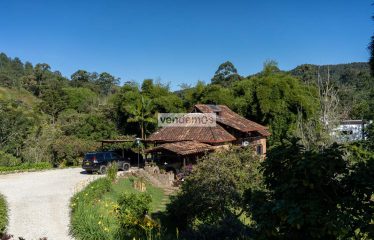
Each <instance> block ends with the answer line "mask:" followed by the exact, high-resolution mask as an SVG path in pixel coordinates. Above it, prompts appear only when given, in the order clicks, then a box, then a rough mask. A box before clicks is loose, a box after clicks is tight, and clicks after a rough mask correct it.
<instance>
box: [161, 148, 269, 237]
mask: <svg viewBox="0 0 374 240" xmlns="http://www.w3.org/2000/svg"><path fill="white" fill-rule="evenodd" d="M259 165H260V161H259V159H257V158H255V157H254V156H252V153H251V151H248V150H243V151H239V150H233V151H227V152H222V153H213V154H210V155H207V156H206V157H204V158H203V159H202V160H200V161H198V164H197V165H196V166H195V167H194V169H193V171H192V173H191V174H190V175H189V176H188V177H186V178H185V181H184V183H183V184H182V186H181V191H180V192H179V193H178V194H177V195H176V196H175V197H173V198H172V201H171V203H170V204H169V205H168V206H167V211H168V215H169V217H170V222H172V223H174V224H176V227H178V228H179V229H181V230H185V229H187V228H189V227H193V226H194V224H197V223H198V224H208V225H209V224H212V225H216V224H219V223H222V221H224V220H225V219H228V218H231V217H232V216H233V215H237V217H239V216H240V215H241V214H240V213H241V211H242V209H243V200H244V193H245V190H246V189H247V188H248V187H253V188H260V187H261V184H262V181H261V174H260V173H259Z"/></svg>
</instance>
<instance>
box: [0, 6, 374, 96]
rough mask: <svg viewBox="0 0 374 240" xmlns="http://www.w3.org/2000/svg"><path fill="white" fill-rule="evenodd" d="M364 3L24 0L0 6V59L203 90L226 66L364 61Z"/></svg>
mask: <svg viewBox="0 0 374 240" xmlns="http://www.w3.org/2000/svg"><path fill="white" fill-rule="evenodd" d="M372 2H373V1H372V0H329V1H326V0H325V1H323V0H314V1H307V0H293V1H291V0H282V1H280V0H267V1H266V0H262V1H260V0H247V1H244V0H243V1H237V0H231V1H221V0H216V1H203V0H200V1H195V0H158V1H156V0H148V1H146V0H132V1H128V0H123V1H120V0H118V1H115V0H86V1H83V0H75V1H71V0H64V1H61V0H54V1H49V0H44V1H41V0H33V1H29V0H28V1H26V0H25V1H20V0H12V1H1V2H0V52H5V53H6V54H7V55H8V56H10V57H19V58H20V59H21V60H23V61H26V60H27V61H30V62H32V63H38V62H46V63H49V64H50V65H51V67H52V69H53V70H59V71H61V72H62V73H63V75H65V76H68V77H69V76H70V75H71V74H72V73H73V72H75V71H76V70H78V69H85V70H87V71H96V72H103V71H107V72H109V73H111V74H113V75H115V76H117V77H120V78H121V79H122V82H124V81H128V80H135V81H137V82H141V81H142V80H143V79H145V78H154V79H160V80H161V81H162V82H163V83H170V84H171V87H172V89H178V86H179V85H180V84H181V83H187V84H194V83H196V81H197V80H203V81H205V82H209V81H210V79H211V77H212V76H213V74H214V72H215V70H216V69H217V67H218V65H219V64H220V63H222V62H224V61H226V60H230V61H232V62H233V63H234V65H235V66H236V67H237V69H238V71H239V73H240V74H242V75H245V76H246V75H249V74H252V73H256V72H258V71H260V70H261V69H262V65H263V62H264V61H265V60H267V59H275V60H276V61H278V63H279V66H280V68H281V69H284V70H289V69H292V68H294V67H295V66H297V65H299V64H302V63H313V64H336V63H347V62H356V61H367V59H368V57H369V54H368V51H367V49H366V47H367V45H368V43H369V41H370V36H371V35H372V34H373V24H374V22H373V21H371V15H372V14H373V13H374V11H373V10H374V6H372V5H371V4H372Z"/></svg>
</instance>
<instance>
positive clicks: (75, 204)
mask: <svg viewBox="0 0 374 240" xmlns="http://www.w3.org/2000/svg"><path fill="white" fill-rule="evenodd" d="M136 180H139V179H138V178H135V177H126V178H119V179H118V180H117V181H116V182H115V183H112V182H111V181H110V180H109V179H108V178H102V179H98V180H96V181H94V182H92V183H90V184H89V185H88V186H87V187H86V188H85V189H83V190H82V191H81V192H79V193H77V194H75V195H74V197H73V198H72V200H71V233H72V235H73V236H74V237H75V238H76V239H119V238H123V236H122V235H121V230H122V229H121V227H123V216H121V214H120V213H119V212H122V213H123V212H124V211H123V209H121V203H120V201H122V202H123V199H126V196H127V198H128V197H129V196H131V197H132V198H137V197H139V198H142V197H143V196H150V199H151V202H150V204H149V213H150V214H152V213H155V212H158V211H160V210H163V209H165V206H164V204H165V198H166V197H165V194H164V191H163V190H162V189H160V188H157V187H154V186H153V185H151V184H149V183H148V182H145V187H146V190H145V192H144V193H142V192H140V191H138V190H136V189H135V188H134V187H133V186H134V181H136ZM121 217H122V218H121ZM121 223H122V225H121ZM122 233H123V230H122Z"/></svg>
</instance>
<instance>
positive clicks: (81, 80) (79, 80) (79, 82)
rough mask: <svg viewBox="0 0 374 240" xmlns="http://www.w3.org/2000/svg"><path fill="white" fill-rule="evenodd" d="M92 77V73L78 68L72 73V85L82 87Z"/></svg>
mask: <svg viewBox="0 0 374 240" xmlns="http://www.w3.org/2000/svg"><path fill="white" fill-rule="evenodd" d="M90 79H91V76H90V73H89V72H87V71H85V70H78V71H76V72H75V73H73V74H72V75H71V85H72V86H74V87H82V86H84V85H85V84H86V83H88V82H89V81H90Z"/></svg>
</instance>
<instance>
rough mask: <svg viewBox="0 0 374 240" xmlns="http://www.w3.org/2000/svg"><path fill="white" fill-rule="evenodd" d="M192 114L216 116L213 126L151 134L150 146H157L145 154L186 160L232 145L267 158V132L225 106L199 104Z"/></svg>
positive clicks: (167, 129) (165, 129)
mask: <svg viewBox="0 0 374 240" xmlns="http://www.w3.org/2000/svg"><path fill="white" fill-rule="evenodd" d="M192 113H209V114H214V116H215V119H216V124H215V125H214V126H194V125H193V124H192V125H190V126H165V127H163V128H160V129H159V130H157V131H156V132H154V133H153V134H151V135H150V136H149V137H148V139H147V142H150V143H153V145H154V146H155V147H154V148H151V149H149V150H147V151H146V153H162V155H163V157H164V158H165V157H166V156H169V157H170V158H175V156H179V157H183V158H184V159H186V158H189V157H192V158H196V156H200V155H203V154H204V153H206V152H209V151H214V150H216V149H219V148H222V147H229V146H232V145H235V146H242V147H246V148H248V149H249V150H252V151H254V152H255V153H257V154H258V155H261V156H264V155H265V154H266V139H267V137H268V136H270V132H269V131H268V128H267V127H265V126H263V125H261V124H258V123H256V122H253V121H251V120H248V119H246V118H244V117H242V116H240V115H239V114H237V113H235V112H234V111H232V110H231V109H230V108H228V107H227V106H225V105H209V104H197V105H195V106H194V108H193V110H192Z"/></svg>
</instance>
